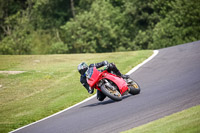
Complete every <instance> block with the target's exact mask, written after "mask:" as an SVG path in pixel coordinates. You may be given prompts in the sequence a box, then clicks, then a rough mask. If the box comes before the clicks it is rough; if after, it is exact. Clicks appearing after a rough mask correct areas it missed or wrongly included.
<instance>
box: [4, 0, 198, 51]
mask: <svg viewBox="0 0 200 133" xmlns="http://www.w3.org/2000/svg"><path fill="white" fill-rule="evenodd" d="M199 5H200V1H199V0H165V1H163V0H56V1H55V0H0V54H64V53H101V52H114V51H131V50H140V49H158V48H164V47H168V46H173V45H177V44H182V43H187V42H191V41H196V40H200V8H199Z"/></svg>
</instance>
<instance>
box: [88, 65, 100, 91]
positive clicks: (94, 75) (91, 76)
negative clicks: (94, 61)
mask: <svg viewBox="0 0 200 133" xmlns="http://www.w3.org/2000/svg"><path fill="white" fill-rule="evenodd" d="M100 76H101V72H99V71H98V70H97V69H96V67H92V68H89V70H88V71H87V82H88V84H89V86H90V87H93V86H94V85H95V84H96V82H97V81H98V80H99V77H100Z"/></svg>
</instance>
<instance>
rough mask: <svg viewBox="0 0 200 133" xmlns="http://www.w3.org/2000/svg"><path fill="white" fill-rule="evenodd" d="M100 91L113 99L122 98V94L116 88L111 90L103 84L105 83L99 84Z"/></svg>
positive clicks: (118, 99) (119, 99)
mask: <svg viewBox="0 0 200 133" xmlns="http://www.w3.org/2000/svg"><path fill="white" fill-rule="evenodd" d="M101 91H102V92H103V93H104V95H106V96H108V97H109V98H110V99H112V100H114V101H121V100H122V96H121V94H120V93H119V91H118V90H112V89H110V88H109V87H107V86H105V84H104V85H102V86H101Z"/></svg>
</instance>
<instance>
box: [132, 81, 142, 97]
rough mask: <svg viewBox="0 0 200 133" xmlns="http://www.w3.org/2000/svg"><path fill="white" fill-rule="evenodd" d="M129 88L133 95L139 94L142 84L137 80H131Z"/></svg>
mask: <svg viewBox="0 0 200 133" xmlns="http://www.w3.org/2000/svg"><path fill="white" fill-rule="evenodd" d="M129 89H130V91H129V93H130V94H132V95H137V94H139V93H140V86H139V85H138V84H137V83H136V82H135V81H132V82H131V85H129Z"/></svg>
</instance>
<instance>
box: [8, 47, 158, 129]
mask: <svg viewBox="0 0 200 133" xmlns="http://www.w3.org/2000/svg"><path fill="white" fill-rule="evenodd" d="M153 52H154V53H153V54H152V55H151V56H150V57H149V58H148V59H146V60H145V61H143V62H142V63H141V64H139V65H137V66H136V67H134V68H133V69H132V70H130V71H129V72H128V73H126V74H127V75H130V74H131V73H133V72H135V71H136V70H137V69H139V68H140V67H141V66H142V65H144V64H145V63H147V62H149V61H150V60H152V59H153V58H154V57H155V56H156V55H157V54H158V52H159V51H158V50H154V51H153ZM94 97H96V94H95V95H93V96H91V97H89V98H87V99H85V100H83V101H82V102H80V103H77V104H75V105H73V106H71V107H68V108H66V109H64V110H62V111H59V112H57V113H55V114H53V115H50V116H48V117H45V118H43V119H41V120H38V121H36V122H33V123H30V124H28V125H25V126H23V127H20V128H18V129H16V130H13V131H11V132H10V133H14V132H16V131H19V130H21V129H23V128H26V127H28V126H31V125H34V124H36V123H38V122H41V121H44V120H46V119H49V118H51V117H53V116H56V115H58V114H61V113H63V112H65V111H67V110H70V109H72V108H74V107H76V106H78V105H80V104H82V103H85V102H87V101H89V100H91V99H92V98H94Z"/></svg>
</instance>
